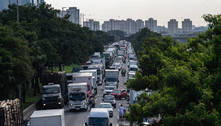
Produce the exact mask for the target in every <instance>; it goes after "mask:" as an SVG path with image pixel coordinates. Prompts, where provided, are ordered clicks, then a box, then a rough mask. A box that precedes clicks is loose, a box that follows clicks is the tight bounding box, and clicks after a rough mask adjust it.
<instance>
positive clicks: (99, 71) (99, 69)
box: [88, 64, 104, 85]
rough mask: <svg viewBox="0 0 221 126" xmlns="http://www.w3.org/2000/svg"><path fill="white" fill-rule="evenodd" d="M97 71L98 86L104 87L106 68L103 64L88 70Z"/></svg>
mask: <svg viewBox="0 0 221 126" xmlns="http://www.w3.org/2000/svg"><path fill="white" fill-rule="evenodd" d="M94 69H96V70H97V80H98V85H102V83H103V75H104V66H103V65H102V64H96V65H89V66H88V70H94Z"/></svg>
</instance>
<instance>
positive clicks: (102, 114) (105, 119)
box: [85, 108, 112, 126]
mask: <svg viewBox="0 0 221 126" xmlns="http://www.w3.org/2000/svg"><path fill="white" fill-rule="evenodd" d="M85 126H112V123H111V122H110V118H109V113H108V110H107V109H105V108H92V109H91V111H90V114H89V116H88V122H86V123H85Z"/></svg>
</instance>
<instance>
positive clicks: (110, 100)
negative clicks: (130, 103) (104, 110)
mask: <svg viewBox="0 0 221 126" xmlns="http://www.w3.org/2000/svg"><path fill="white" fill-rule="evenodd" d="M103 101H104V102H107V103H111V105H112V106H113V107H114V108H116V100H115V97H114V96H113V95H105V96H104V99H103Z"/></svg>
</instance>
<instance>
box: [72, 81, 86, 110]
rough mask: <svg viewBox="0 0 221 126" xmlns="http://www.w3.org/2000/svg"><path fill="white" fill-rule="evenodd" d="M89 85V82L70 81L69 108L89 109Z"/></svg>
mask: <svg viewBox="0 0 221 126" xmlns="http://www.w3.org/2000/svg"><path fill="white" fill-rule="evenodd" d="M87 92H88V86H87V83H86V82H85V83H70V84H68V101H69V102H68V107H69V110H73V109H74V110H80V109H83V110H85V111H87V109H88V96H87Z"/></svg>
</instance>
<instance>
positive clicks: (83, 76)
mask: <svg viewBox="0 0 221 126" xmlns="http://www.w3.org/2000/svg"><path fill="white" fill-rule="evenodd" d="M72 75H73V83H83V82H86V83H87V86H88V93H87V94H88V97H89V98H90V97H91V96H92V95H95V91H94V88H93V87H94V84H93V75H92V73H72Z"/></svg>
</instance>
